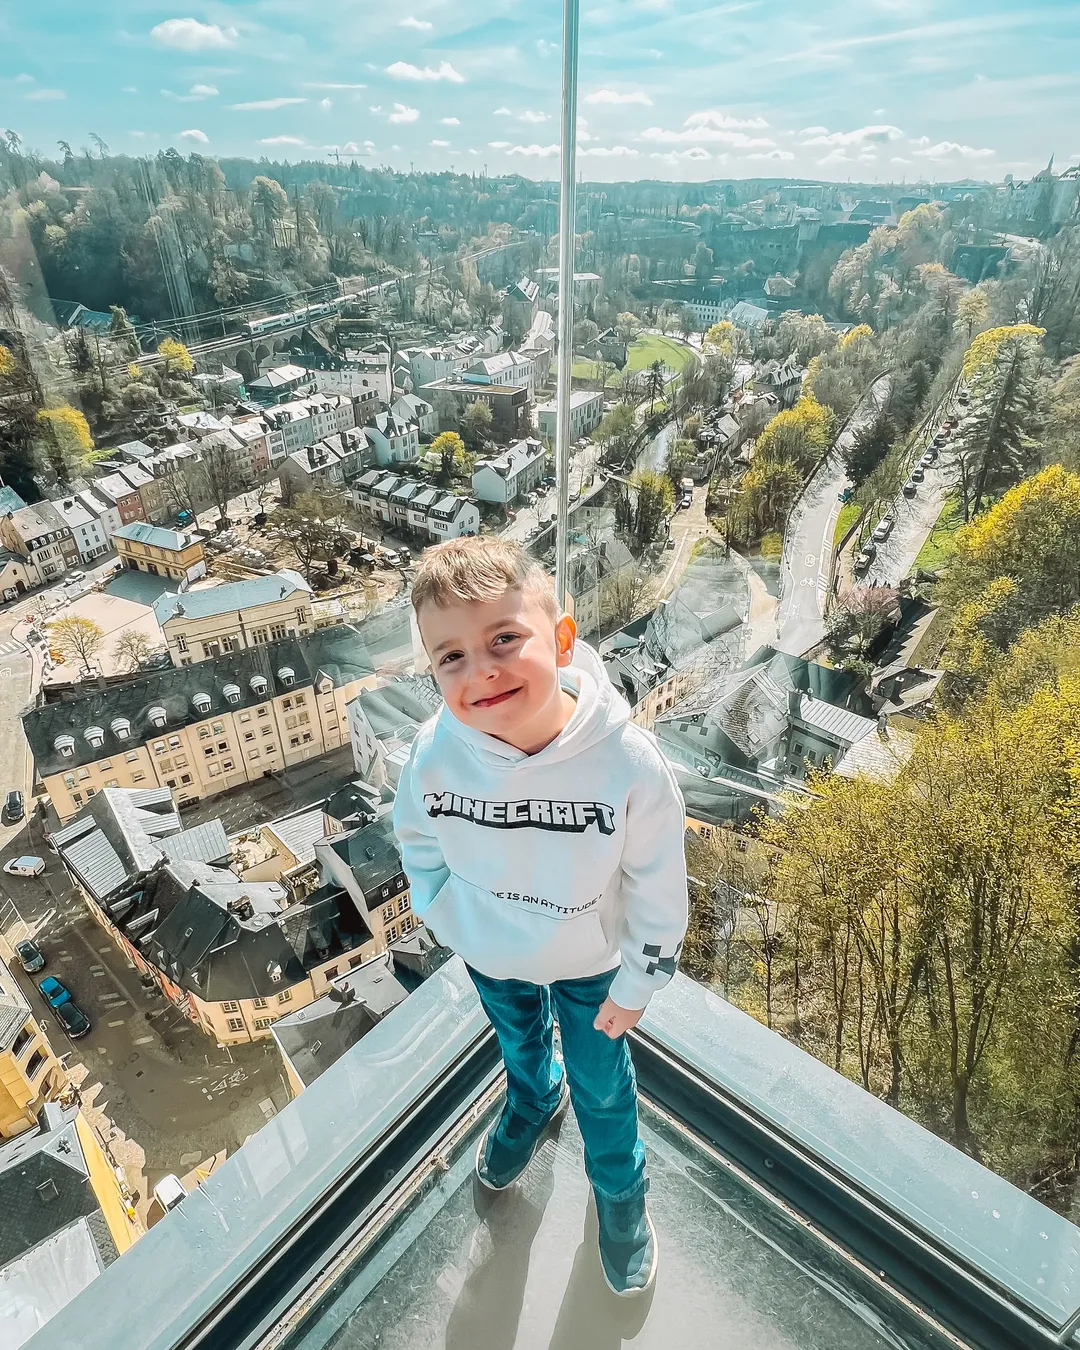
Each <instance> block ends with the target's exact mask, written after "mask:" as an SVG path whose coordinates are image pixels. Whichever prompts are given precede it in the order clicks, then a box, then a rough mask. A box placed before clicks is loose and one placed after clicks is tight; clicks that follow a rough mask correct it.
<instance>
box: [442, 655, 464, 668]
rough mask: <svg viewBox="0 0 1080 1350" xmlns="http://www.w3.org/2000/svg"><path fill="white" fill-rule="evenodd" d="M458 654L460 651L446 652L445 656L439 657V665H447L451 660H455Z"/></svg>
mask: <svg viewBox="0 0 1080 1350" xmlns="http://www.w3.org/2000/svg"><path fill="white" fill-rule="evenodd" d="M460 655H461V653H460V652H447V653H446V655H445V656H443V657H441V658H440V660H439V665H440V666H446V665H449V664H450V662H451V661H456V660H457V659H458V657H459V656H460Z"/></svg>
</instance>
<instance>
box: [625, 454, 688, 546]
mask: <svg viewBox="0 0 1080 1350" xmlns="http://www.w3.org/2000/svg"><path fill="white" fill-rule="evenodd" d="M674 505H675V494H674V492H673V491H672V489H671V481H670V479H668V478H667V476H666V475H664V474H659V473H653V472H652V471H651V470H648V469H639V470H638V471H637V472H636V473H633V474H631V476H630V480H629V485H628V489H627V490H626V491H624V493H623V495H622V497H621V499H620V501H619V504H618V507H617V512H616V516H617V520H618V522H619V524H620V525H621V526H622V527H623V529H624V530H625V532H626V535H627V539H628V542H629V546H630V549H631V551H632V552H633V553H635V554H639V555H640V554H641V553H643V552H644V550H645V549H646V548H647V547H648V546H649V544H651V543H653V542H654V541H655V540H656V539H657V538H658V537H659V535H660V529H661V526H662V525H663V524H664V521H665V520H666V519H667V517H668V516H669V515H670V514H671V509H672V507H673V506H674Z"/></svg>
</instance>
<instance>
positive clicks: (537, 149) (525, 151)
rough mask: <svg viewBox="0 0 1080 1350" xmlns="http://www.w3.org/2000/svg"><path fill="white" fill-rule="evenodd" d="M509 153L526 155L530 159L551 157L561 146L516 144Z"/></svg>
mask: <svg viewBox="0 0 1080 1350" xmlns="http://www.w3.org/2000/svg"><path fill="white" fill-rule="evenodd" d="M508 153H509V154H511V155H525V156H527V157H528V158H529V159H550V158H551V156H552V155H557V154H558V153H559V147H558V146H557V145H535V144H534V145H515V146H514V147H513V148H512V149H511V150H510V151H509V152H508Z"/></svg>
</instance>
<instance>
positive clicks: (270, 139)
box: [259, 136, 304, 145]
mask: <svg viewBox="0 0 1080 1350" xmlns="http://www.w3.org/2000/svg"><path fill="white" fill-rule="evenodd" d="M259 144H260V145H303V144H304V139H303V137H302V136H264V137H263V139H262V140H261V141H260V142H259Z"/></svg>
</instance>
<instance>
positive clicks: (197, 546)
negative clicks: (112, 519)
mask: <svg viewBox="0 0 1080 1350" xmlns="http://www.w3.org/2000/svg"><path fill="white" fill-rule="evenodd" d="M112 541H113V546H114V548H115V549H116V553H117V556H118V557H119V559H120V561H121V563H122V564H123V565H124V567H127V568H130V569H131V570H132V571H136V572H152V573H153V574H154V575H155V576H159V577H172V578H173V580H174V581H184V582H191V581H197V580H198V579H199V577H203V576H205V575H206V554H205V553H204V551H203V541H202V535H201V534H191V533H187V532H184V531H180V530H167V529H165V528H164V526H162V525H147V524H145V523H144V522H143V521H140V520H136V521H132V523H131V524H130V525H121V526H120V528H119V529H118V530H115V531H114V532H113V535H112Z"/></svg>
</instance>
